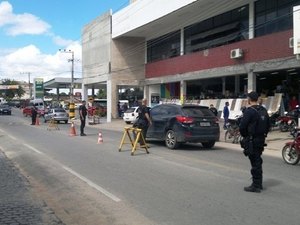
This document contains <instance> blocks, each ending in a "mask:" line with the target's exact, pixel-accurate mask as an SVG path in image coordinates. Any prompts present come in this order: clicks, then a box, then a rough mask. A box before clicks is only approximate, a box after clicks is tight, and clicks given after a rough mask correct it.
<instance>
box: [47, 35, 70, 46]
mask: <svg viewBox="0 0 300 225" xmlns="http://www.w3.org/2000/svg"><path fill="white" fill-rule="evenodd" d="M52 39H53V42H54V43H55V44H56V45H58V46H68V45H71V44H72V43H73V42H74V41H73V40H67V39H64V38H62V37H60V36H53V38H52Z"/></svg>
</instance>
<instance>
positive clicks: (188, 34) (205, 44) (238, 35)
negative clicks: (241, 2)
mask: <svg viewBox="0 0 300 225" xmlns="http://www.w3.org/2000/svg"><path fill="white" fill-rule="evenodd" d="M248 26H249V7H248V6H242V7H240V8H237V9H234V10H231V11H229V12H226V13H223V14H220V15H218V16H215V17H212V18H209V19H207V20H204V21H202V22H200V23H197V24H193V25H191V26H189V27H186V28H185V30H184V37H185V53H190V52H197V51H201V50H203V49H208V48H213V47H217V46H221V45H225V44H229V43H233V42H237V41H241V40H244V39H248V33H249V30H248Z"/></svg>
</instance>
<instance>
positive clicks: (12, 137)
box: [7, 134, 17, 140]
mask: <svg viewBox="0 0 300 225" xmlns="http://www.w3.org/2000/svg"><path fill="white" fill-rule="evenodd" d="M7 136H8V137H9V138H11V139H13V140H17V138H15V137H14V136H11V135H9V134H8V135H7Z"/></svg>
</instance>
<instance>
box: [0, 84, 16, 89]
mask: <svg viewBox="0 0 300 225" xmlns="http://www.w3.org/2000/svg"><path fill="white" fill-rule="evenodd" d="M10 89H19V85H13V84H12V85H0V90H10Z"/></svg>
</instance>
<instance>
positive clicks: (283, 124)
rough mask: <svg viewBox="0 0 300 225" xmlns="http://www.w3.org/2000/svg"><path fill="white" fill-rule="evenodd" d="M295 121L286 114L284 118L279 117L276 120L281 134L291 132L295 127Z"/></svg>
mask: <svg viewBox="0 0 300 225" xmlns="http://www.w3.org/2000/svg"><path fill="white" fill-rule="evenodd" d="M297 120H298V118H297V119H296V118H295V117H293V116H289V115H288V114H286V115H285V116H280V117H279V118H278V123H279V130H280V131H281V132H287V131H291V130H292V129H293V128H294V127H295V126H297Z"/></svg>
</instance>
